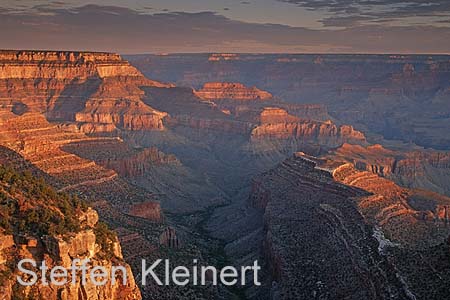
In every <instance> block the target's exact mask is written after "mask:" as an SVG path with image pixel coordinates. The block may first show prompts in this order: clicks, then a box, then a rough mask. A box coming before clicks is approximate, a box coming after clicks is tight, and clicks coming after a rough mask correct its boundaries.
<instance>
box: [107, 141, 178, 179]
mask: <svg viewBox="0 0 450 300" xmlns="http://www.w3.org/2000/svg"><path fill="white" fill-rule="evenodd" d="M99 164H101V165H104V166H105V167H107V168H109V169H113V170H115V171H116V172H117V173H118V174H119V175H121V176H124V177H138V176H143V175H144V174H145V173H146V172H148V171H149V170H150V169H151V168H152V167H155V166H158V165H180V162H179V161H178V159H177V158H176V157H175V156H174V155H167V154H165V153H163V152H161V151H159V150H158V149H157V148H154V147H153V148H148V149H144V150H142V151H139V152H137V153H136V154H134V155H132V156H130V157H125V158H122V159H107V160H103V161H99Z"/></svg>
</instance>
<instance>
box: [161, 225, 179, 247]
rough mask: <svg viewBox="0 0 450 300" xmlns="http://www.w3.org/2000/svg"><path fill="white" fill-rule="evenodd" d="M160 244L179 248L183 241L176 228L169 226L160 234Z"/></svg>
mask: <svg viewBox="0 0 450 300" xmlns="http://www.w3.org/2000/svg"><path fill="white" fill-rule="evenodd" d="M159 243H160V245H164V246H166V247H169V248H172V249H178V248H180V247H181V242H180V240H179V238H178V236H177V232H176V230H175V229H174V228H172V227H169V228H167V229H166V230H164V231H163V233H161V235H160V236H159Z"/></svg>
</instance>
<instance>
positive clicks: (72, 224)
mask: <svg viewBox="0 0 450 300" xmlns="http://www.w3.org/2000/svg"><path fill="white" fill-rule="evenodd" d="M86 209H87V205H86V203H84V202H83V201H82V200H80V199H79V198H78V197H76V196H70V195H68V194H66V193H59V192H57V191H55V190H54V189H53V188H52V187H51V186H49V185H48V184H46V183H45V181H44V180H43V179H42V178H37V177H35V176H33V175H32V173H31V172H29V171H25V172H22V173H20V172H17V171H15V170H14V169H13V168H11V167H6V166H3V165H2V166H0V227H1V228H3V229H5V230H6V231H7V232H18V233H21V234H27V233H28V234H31V235H38V236H41V235H46V234H50V235H59V234H61V235H63V234H66V233H69V232H78V231H79V230H80V222H79V220H78V218H77V215H78V214H79V213H80V212H81V211H85V210H86Z"/></svg>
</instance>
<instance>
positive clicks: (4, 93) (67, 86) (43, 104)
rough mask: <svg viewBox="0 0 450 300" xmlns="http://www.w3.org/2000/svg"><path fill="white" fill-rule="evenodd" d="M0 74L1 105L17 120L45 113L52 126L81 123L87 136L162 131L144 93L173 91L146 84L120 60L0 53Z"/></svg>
mask: <svg viewBox="0 0 450 300" xmlns="http://www.w3.org/2000/svg"><path fill="white" fill-rule="evenodd" d="M0 74H1V75H0V98H1V99H2V100H0V104H1V106H2V107H3V109H6V110H9V111H12V112H14V113H16V114H23V113H25V112H40V113H45V114H46V116H47V118H49V119H51V120H58V121H76V122H79V123H80V124H82V125H81V128H83V129H84V130H85V131H86V132H92V131H95V132H99V131H102V130H106V131H111V127H110V126H111V125H114V126H116V127H118V128H120V129H125V130H161V129H162V127H163V126H162V118H164V117H165V116H166V114H165V113H163V112H159V111H156V110H154V109H152V108H151V107H148V106H147V105H145V104H144V103H142V101H141V97H142V96H143V91H142V90H140V89H139V87H140V86H157V87H170V85H165V84H162V83H159V82H156V81H152V80H149V79H147V78H145V77H144V76H143V75H142V74H141V73H140V72H139V71H138V70H137V69H136V68H134V67H133V66H131V65H130V64H129V63H128V62H127V61H124V60H123V59H122V58H121V57H120V56H119V55H117V54H111V53H90V52H58V51H0ZM86 124H90V125H86ZM108 126H109V127H108Z"/></svg>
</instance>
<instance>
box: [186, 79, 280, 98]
mask: <svg viewBox="0 0 450 300" xmlns="http://www.w3.org/2000/svg"><path fill="white" fill-rule="evenodd" d="M195 94H196V95H197V96H198V97H200V98H202V99H205V100H220V99H234V100H268V99H271V98H272V95H271V94H270V93H269V92H266V91H262V90H259V89H258V88H256V87H251V88H248V87H246V86H245V85H243V84H241V83H231V82H208V83H205V84H204V86H203V88H202V89H200V90H198V91H195Z"/></svg>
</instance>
